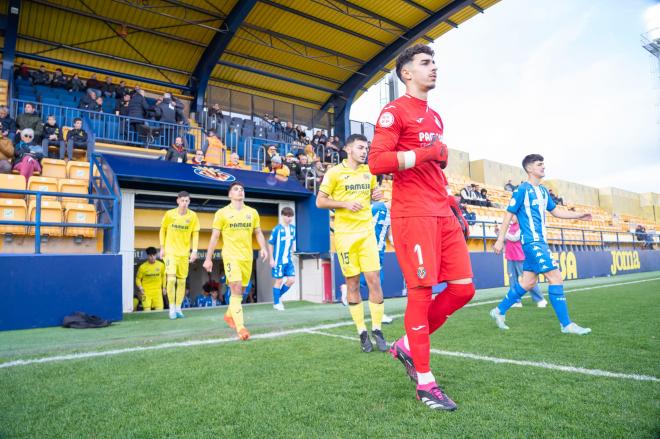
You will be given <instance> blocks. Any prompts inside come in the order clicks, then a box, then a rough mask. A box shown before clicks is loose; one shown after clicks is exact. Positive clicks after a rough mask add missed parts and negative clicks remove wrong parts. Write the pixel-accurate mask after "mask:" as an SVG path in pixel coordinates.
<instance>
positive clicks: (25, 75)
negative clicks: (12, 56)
mask: <svg viewBox="0 0 660 439" xmlns="http://www.w3.org/2000/svg"><path fill="white" fill-rule="evenodd" d="M18 78H21V79H23V80H24V81H32V77H31V75H30V69H28V66H26V65H25V63H24V62H22V63H21V65H20V66H18V67H16V68H15V69H14V79H18Z"/></svg>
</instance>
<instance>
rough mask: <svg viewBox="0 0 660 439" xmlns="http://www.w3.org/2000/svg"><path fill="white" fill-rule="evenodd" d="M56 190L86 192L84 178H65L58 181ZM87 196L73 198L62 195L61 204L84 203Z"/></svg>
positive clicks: (76, 192)
mask: <svg viewBox="0 0 660 439" xmlns="http://www.w3.org/2000/svg"><path fill="white" fill-rule="evenodd" d="M58 192H66V193H70V194H88V193H89V190H88V189H87V181H86V180H74V179H71V178H65V179H62V180H59V181H58ZM86 202H87V198H74V197H62V204H64V203H86Z"/></svg>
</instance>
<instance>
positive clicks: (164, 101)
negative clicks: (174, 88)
mask: <svg viewBox="0 0 660 439" xmlns="http://www.w3.org/2000/svg"><path fill="white" fill-rule="evenodd" d="M154 111H155V113H156V119H157V120H158V121H160V122H164V123H167V124H172V125H174V124H176V123H177V122H178V120H181V119H182V116H183V112H182V111H181V109H180V108H178V106H177V103H176V102H175V101H174V100H173V99H172V95H171V94H169V93H165V94H163V97H162V98H161V99H159V100H158V102H156V106H155V108H154ZM172 125H164V126H163V135H164V136H165V143H166V144H167V145H169V144H171V143H172V139H173V138H174V136H175V134H176V133H175V130H176V127H174V126H172Z"/></svg>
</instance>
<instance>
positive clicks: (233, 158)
mask: <svg viewBox="0 0 660 439" xmlns="http://www.w3.org/2000/svg"><path fill="white" fill-rule="evenodd" d="M240 160H241V158H240V157H239V156H238V154H236V153H235V152H232V153H231V155H230V156H229V163H227V164H226V165H224V167H225V168H235V169H240V168H241V162H240Z"/></svg>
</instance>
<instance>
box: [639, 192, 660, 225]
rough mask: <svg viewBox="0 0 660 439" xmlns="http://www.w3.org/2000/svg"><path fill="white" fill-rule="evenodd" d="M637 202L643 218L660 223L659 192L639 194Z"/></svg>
mask: <svg viewBox="0 0 660 439" xmlns="http://www.w3.org/2000/svg"><path fill="white" fill-rule="evenodd" d="M639 204H640V207H641V209H642V216H643V217H644V218H648V219H649V220H652V221H654V222H656V223H660V194H656V193H654V192H646V193H643V194H640V196H639Z"/></svg>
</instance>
